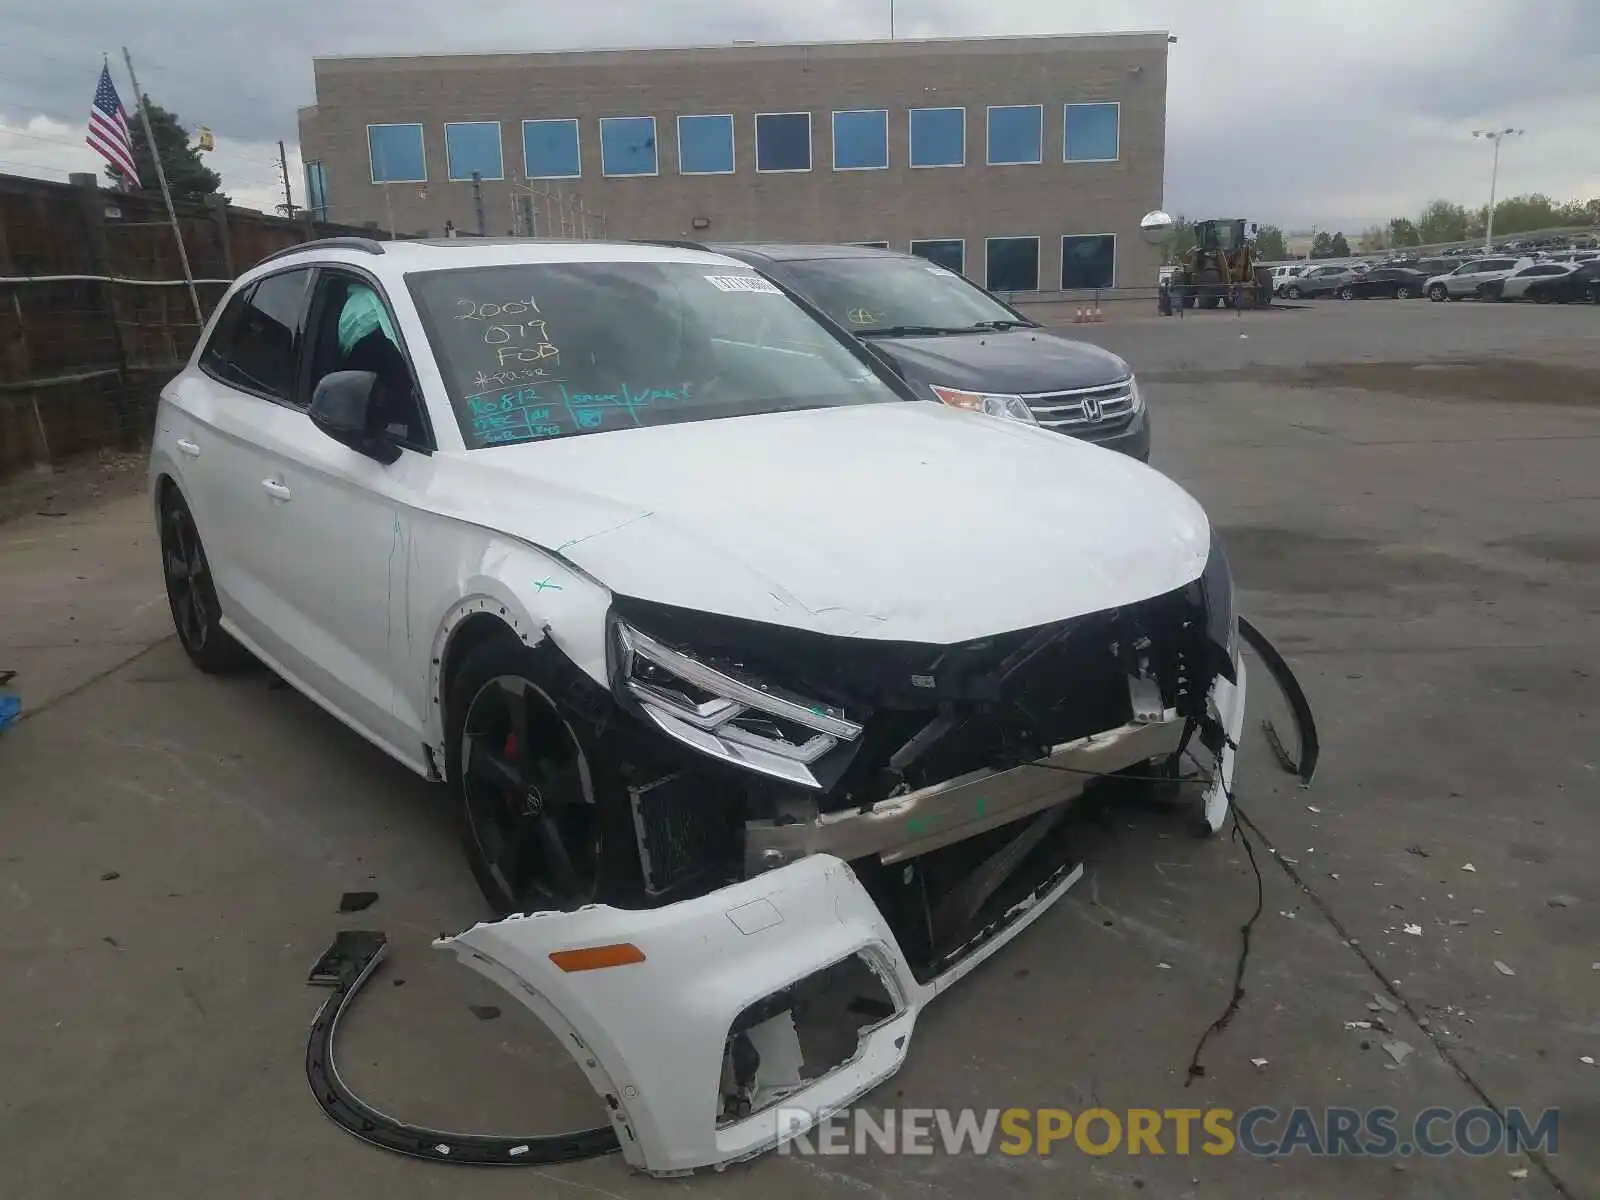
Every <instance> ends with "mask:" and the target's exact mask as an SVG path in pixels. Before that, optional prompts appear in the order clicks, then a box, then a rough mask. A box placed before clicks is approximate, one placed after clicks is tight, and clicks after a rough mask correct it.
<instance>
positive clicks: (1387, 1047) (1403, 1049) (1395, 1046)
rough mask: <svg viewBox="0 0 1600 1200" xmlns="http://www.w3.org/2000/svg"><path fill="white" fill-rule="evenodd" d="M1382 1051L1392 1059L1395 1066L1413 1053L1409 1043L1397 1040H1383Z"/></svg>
mask: <svg viewBox="0 0 1600 1200" xmlns="http://www.w3.org/2000/svg"><path fill="white" fill-rule="evenodd" d="M1383 1052H1384V1053H1385V1054H1387V1055H1388V1056H1389V1057H1390V1058H1392V1059H1394V1064H1395V1066H1397V1067H1398V1066H1399V1065H1400V1064H1402V1063H1403V1062H1405V1061H1406V1059H1408V1058H1410V1057H1411V1055H1412V1054H1413V1053H1415V1051H1414V1050H1413V1049H1412V1048H1411V1046H1410V1044H1409V1043H1406V1042H1398V1041H1396V1042H1385V1043H1384V1044H1383Z"/></svg>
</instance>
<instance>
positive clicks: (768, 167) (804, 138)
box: [756, 112, 811, 171]
mask: <svg viewBox="0 0 1600 1200" xmlns="http://www.w3.org/2000/svg"><path fill="white" fill-rule="evenodd" d="M756 170H757V171H809V170H811V114H810V113H808V112H804V113H758V114H757V115H756Z"/></svg>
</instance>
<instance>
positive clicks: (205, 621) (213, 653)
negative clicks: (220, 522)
mask: <svg viewBox="0 0 1600 1200" xmlns="http://www.w3.org/2000/svg"><path fill="white" fill-rule="evenodd" d="M161 563H162V574H163V575H164V576H165V577H166V583H167V603H168V605H169V606H170V607H171V609H172V625H173V628H174V629H176V630H177V633H178V642H179V644H180V645H182V647H183V650H184V653H185V654H187V655H188V656H189V659H190V661H191V662H193V663H194V665H195V666H197V667H199V668H200V669H201V670H202V671H205V672H207V673H208V674H219V673H222V672H225V671H233V670H238V669H240V668H241V667H245V666H248V665H249V664H250V662H251V657H250V655H249V653H248V652H247V651H246V650H245V649H244V647H242V646H240V645H239V643H238V642H236V641H234V640H233V638H232V637H230V636H229V635H228V633H227V632H226V631H225V630H224V629H223V628H222V624H221V618H222V605H221V604H220V603H219V602H218V600H217V589H216V585H215V584H214V583H213V582H212V579H211V566H210V563H209V562H208V561H207V559H206V552H205V547H204V546H203V545H201V543H200V531H199V530H197V529H196V528H195V524H194V515H193V514H192V513H191V512H190V511H189V506H188V504H186V503H185V502H184V499H183V497H182V496H181V495H179V494H178V493H177V492H176V491H174V492H172V493H171V494H170V495H168V496H167V497H166V499H164V500H163V501H162V504H161Z"/></svg>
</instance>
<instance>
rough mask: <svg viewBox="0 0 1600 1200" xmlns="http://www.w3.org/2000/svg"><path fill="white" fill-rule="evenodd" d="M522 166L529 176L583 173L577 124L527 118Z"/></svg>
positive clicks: (571, 176)
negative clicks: (579, 154) (529, 119)
mask: <svg viewBox="0 0 1600 1200" xmlns="http://www.w3.org/2000/svg"><path fill="white" fill-rule="evenodd" d="M522 165H523V169H524V170H525V171H526V172H527V174H528V178H529V179H576V178H577V177H578V176H579V175H581V174H582V173H583V165H582V163H581V162H580V161H579V158H578V123H577V122H576V121H569V120H545V121H524V122H523V123H522Z"/></svg>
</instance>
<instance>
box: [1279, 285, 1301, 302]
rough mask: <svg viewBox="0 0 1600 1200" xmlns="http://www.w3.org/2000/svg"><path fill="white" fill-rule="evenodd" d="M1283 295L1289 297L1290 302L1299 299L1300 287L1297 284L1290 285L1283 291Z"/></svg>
mask: <svg viewBox="0 0 1600 1200" xmlns="http://www.w3.org/2000/svg"><path fill="white" fill-rule="evenodd" d="M1283 294H1284V295H1285V296H1287V297H1289V299H1291V300H1298V299H1300V285H1299V284H1298V283H1291V284H1290V285H1289V286H1288V287H1287V288H1285V289H1284V291H1283Z"/></svg>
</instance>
